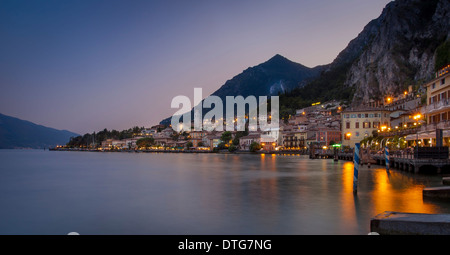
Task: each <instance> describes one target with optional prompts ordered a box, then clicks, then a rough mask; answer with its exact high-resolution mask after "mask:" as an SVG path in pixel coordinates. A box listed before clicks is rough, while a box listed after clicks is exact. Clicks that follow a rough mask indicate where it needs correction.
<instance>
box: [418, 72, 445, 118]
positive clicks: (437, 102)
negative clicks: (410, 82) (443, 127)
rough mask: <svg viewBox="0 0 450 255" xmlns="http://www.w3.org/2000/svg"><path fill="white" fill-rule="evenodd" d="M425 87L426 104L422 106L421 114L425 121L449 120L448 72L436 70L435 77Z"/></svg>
mask: <svg viewBox="0 0 450 255" xmlns="http://www.w3.org/2000/svg"><path fill="white" fill-rule="evenodd" d="M444 69H445V68H444ZM447 69H450V67H447ZM439 74H440V75H439ZM425 87H426V88H427V105H426V106H425V107H424V108H423V114H424V115H425V116H426V120H427V123H429V124H431V123H439V122H442V121H447V120H449V119H450V102H449V101H450V72H448V71H447V72H438V73H437V74H436V78H434V79H433V80H431V81H429V82H428V83H427V84H426V85H425Z"/></svg>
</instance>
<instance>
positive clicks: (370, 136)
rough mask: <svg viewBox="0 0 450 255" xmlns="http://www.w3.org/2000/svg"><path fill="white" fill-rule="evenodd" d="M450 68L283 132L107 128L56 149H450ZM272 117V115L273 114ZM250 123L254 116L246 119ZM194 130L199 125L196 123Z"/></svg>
mask: <svg viewBox="0 0 450 255" xmlns="http://www.w3.org/2000/svg"><path fill="white" fill-rule="evenodd" d="M449 76H450V65H447V66H446V67H444V68H443V69H441V70H439V71H438V72H437V73H436V74H435V78H434V79H432V80H430V81H428V82H427V83H425V84H423V85H420V86H418V85H416V86H413V85H410V86H408V89H407V90H405V91H403V92H402V93H399V94H398V95H383V96H380V99H379V100H368V101H367V102H365V103H364V104H363V105H359V106H358V107H354V106H349V105H346V104H345V103H343V102H339V101H336V100H333V101H329V102H325V103H321V102H317V103H314V104H312V105H311V106H309V107H306V108H302V109H298V110H296V113H295V114H293V115H290V116H289V117H288V118H283V119H281V120H280V125H279V127H276V128H274V127H269V128H267V129H264V130H261V129H260V128H258V129H257V130H256V131H248V129H247V130H246V131H183V130H181V131H180V132H176V131H174V129H173V128H172V127H171V126H170V125H162V124H158V125H154V126H152V127H151V128H144V127H141V128H139V127H134V128H132V129H129V130H124V131H122V132H118V131H115V130H112V131H108V130H107V129H105V130H103V131H100V132H98V133H93V134H85V135H84V136H79V137H72V138H71V140H70V141H69V142H68V143H67V144H66V145H60V146H56V147H55V148H52V150H89V151H143V152H151V151H155V152H241V153H247V152H271V153H293V154H302V155H304V154H308V153H310V152H311V150H323V151H330V150H339V151H341V152H345V151H351V150H352V149H353V148H354V147H355V144H356V143H360V144H361V146H362V147H363V148H370V149H372V150H375V151H380V150H383V149H384V148H385V147H388V148H389V149H390V150H391V151H394V152H395V151H404V150H408V149H411V148H414V147H448V146H449V145H450V121H449V119H450V77H449ZM269 118H270V115H269ZM246 121H247V123H248V117H247V116H246ZM192 125H193V123H192Z"/></svg>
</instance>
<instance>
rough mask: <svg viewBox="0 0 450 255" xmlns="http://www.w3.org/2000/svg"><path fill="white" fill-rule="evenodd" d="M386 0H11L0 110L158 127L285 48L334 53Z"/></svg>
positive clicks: (60, 120)
mask: <svg viewBox="0 0 450 255" xmlns="http://www.w3.org/2000/svg"><path fill="white" fill-rule="evenodd" d="M388 2H389V1H387V0H342V1H335V0H333V1H332V0H321V1H317V0H315V1H313V0H299V1H292V0H285V1H261V0H260V1H234V0H227V1H109V0H108V1H106V0H105V1H95V0H94V1H12V0H11V1H2V4H1V5H0V38H1V44H0V56H1V57H0V84H1V90H2V93H1V94H0V113H3V114H6V115H10V116H13V117H18V118H21V119H25V120H29V121H32V122H35V123H37V124H41V125H45V126H49V127H53V128H57V129H67V130H70V131H73V132H77V133H80V134H84V133H86V132H93V131H99V130H102V129H104V128H108V129H117V130H122V129H127V128H130V127H132V126H146V127H149V126H152V125H154V124H157V123H159V121H160V120H162V119H163V118H166V117H168V116H170V115H172V114H173V113H174V112H175V111H176V109H171V108H170V102H171V100H172V98H173V97H174V96H176V95H186V96H189V97H191V98H192V97H193V91H194V87H201V88H203V96H207V95H209V94H210V93H212V92H214V91H215V90H217V89H218V88H219V87H220V86H221V85H223V84H224V83H225V82H226V81H227V80H228V79H231V78H232V77H233V76H235V75H237V74H239V73H241V72H242V71H243V70H244V69H246V68H248V67H250V66H255V65H258V64H260V63H262V62H265V61H267V60H268V59H270V58H271V57H272V56H274V55H275V54H280V55H283V56H284V57H286V58H288V59H290V60H292V61H294V62H298V63H301V64H303V65H306V66H309V67H314V66H317V65H322V64H328V63H330V62H332V61H333V59H334V58H335V57H336V56H337V54H338V53H339V52H340V51H341V50H343V49H344V48H345V47H346V46H347V44H348V43H349V42H350V40H352V39H353V38H355V37H356V36H357V35H358V33H360V32H361V31H362V29H363V28H364V26H365V25H366V24H367V23H368V22H369V21H370V20H372V19H375V18H377V17H378V16H379V15H380V14H381V12H382V10H383V8H384V6H385V5H386V4H387V3H388Z"/></svg>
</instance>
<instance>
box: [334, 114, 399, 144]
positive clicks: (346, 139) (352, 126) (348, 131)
mask: <svg viewBox="0 0 450 255" xmlns="http://www.w3.org/2000/svg"><path fill="white" fill-rule="evenodd" d="M341 120H342V121H341V123H342V127H341V134H342V139H341V140H342V145H344V146H350V147H351V148H354V147H355V143H359V142H360V141H361V140H362V139H364V138H365V137H368V136H371V135H372V134H373V132H374V131H375V132H377V131H378V130H385V129H387V128H389V126H390V111H389V110H387V109H384V108H371V107H361V108H352V109H351V108H348V109H346V110H344V111H343V112H341Z"/></svg>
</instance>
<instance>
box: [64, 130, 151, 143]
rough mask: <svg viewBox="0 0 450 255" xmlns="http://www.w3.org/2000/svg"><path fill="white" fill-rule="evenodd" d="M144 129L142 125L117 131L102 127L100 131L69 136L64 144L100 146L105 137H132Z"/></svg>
mask: <svg viewBox="0 0 450 255" xmlns="http://www.w3.org/2000/svg"><path fill="white" fill-rule="evenodd" d="M143 129H144V127H137V126H136V127H133V128H130V129H127V130H122V131H117V130H114V129H113V130H111V131H110V130H108V129H106V128H105V129H103V130H102V131H100V132H98V133H95V132H93V133H92V134H89V133H86V134H84V135H82V136H81V135H80V136H77V137H71V138H70V141H69V142H68V143H67V144H66V146H67V147H69V148H74V147H82V146H90V145H92V144H93V145H94V146H100V145H101V144H102V142H103V141H106V140H107V139H116V140H121V139H126V138H132V137H133V135H137V134H139V133H141V131H142V130H143Z"/></svg>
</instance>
